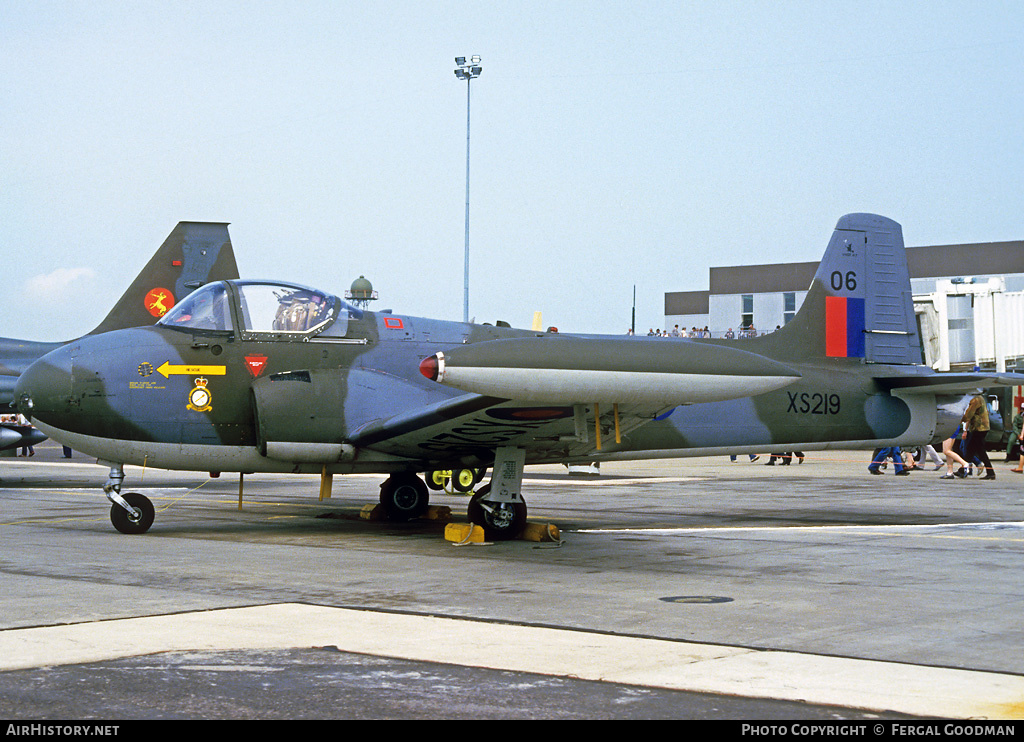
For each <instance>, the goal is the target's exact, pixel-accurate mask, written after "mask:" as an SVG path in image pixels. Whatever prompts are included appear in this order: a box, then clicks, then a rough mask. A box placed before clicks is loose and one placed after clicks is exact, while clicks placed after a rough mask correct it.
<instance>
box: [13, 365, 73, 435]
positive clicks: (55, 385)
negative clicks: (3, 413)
mask: <svg viewBox="0 0 1024 742" xmlns="http://www.w3.org/2000/svg"><path fill="white" fill-rule="evenodd" d="M71 362H72V361H71V351H70V350H69V349H68V348H67V347H64V348H58V349H57V350H54V351H51V352H50V353H47V354H46V355H45V356H43V357H42V358H40V359H39V360H38V361H36V362H35V363H33V364H32V365H31V366H29V367H28V368H27V369H25V371H24V373H22V374H21V376H20V377H18V382H17V383H16V384H15V385H14V403H15V405H17V407H18V412H20V413H21V414H22V415H24V416H25V417H27V418H29V419H30V420H31V419H38V420H42V421H43V422H48V421H50V420H51V419H52V417H53V415H54V414H55V413H56V412H58V411H60V410H63V409H66V408H67V406H68V401H69V399H70V397H71V380H72V378H71V377H72V370H71Z"/></svg>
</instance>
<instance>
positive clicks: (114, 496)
mask: <svg viewBox="0 0 1024 742" xmlns="http://www.w3.org/2000/svg"><path fill="white" fill-rule="evenodd" d="M123 483H124V467H123V466H122V465H121V464H112V465H111V466H110V474H109V475H108V476H107V482H106V484H104V485H103V494H105V495H106V496H107V499H108V500H110V502H111V505H110V522H111V523H113V524H114V528H116V529H117V530H118V531H120V532H121V533H128V534H136V533H145V532H146V531H148V530H149V527H150V526H151V525H153V518H154V517H155V515H156V511H155V510H154V509H153V503H152V502H150V501H149V498H148V497H146V496H145V495H141V494H139V493H138V492H125V493H124V494H123V495H122V494H121V485H122V484H123Z"/></svg>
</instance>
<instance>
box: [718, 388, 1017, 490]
mask: <svg viewBox="0 0 1024 742" xmlns="http://www.w3.org/2000/svg"><path fill="white" fill-rule="evenodd" d="M989 430H990V421H989V415H988V406H987V405H986V404H985V399H984V397H983V396H982V395H980V394H978V395H975V396H974V397H973V398H972V399H971V402H970V404H969V405H968V407H967V411H966V412H965V413H964V415H963V418H962V419H961V421H960V425H959V426H958V427H957V429H956V431H955V432H954V433H953V434H952V435H950V436H949V437H948V438H946V439H945V440H944V441H943V443H942V454H941V455H940V454H939V452H938V451H936V450H935V448H934V447H933V446H930V445H925V446H915V447H911V448H900V447H899V446H891V447H887V448H876V449H875V451H874V453H873V454H872V456H871V463H870V464H868V471H869V472H870V473H872V474H875V475H880V474H882V473H883V470H884V469H886V468H888V465H889V462H890V461H891V462H892V466H893V472H894V473H895V474H896V476H898V477H906V476H909V475H910V472H912V471H914V470H924V469H929V468H930V469H931V470H932V471H938V470H939V469H942V468H945V470H946V471H945V473H943V474H942V475H941V476H940V477H939V478H940V479H965V478H967V477H975V478H977V479H981V480H993V479H995V478H996V470H995V467H994V466H993V465H992V461H991V460H990V459H989V456H988V452H987V450H986V448H985V437H986V436H987V435H988V432H989ZM1010 430H1011V432H1010V436H1009V440H1008V442H1007V444H1006V461H1007V462H1011V461H1012V462H1014V463H1016V466H1015V467H1013V468H1012V469H1010V470H1009V471H1011V472H1014V473H1016V474H1024V404H1021V405H1020V406H1019V407H1018V408H1017V409H1016V410H1014V415H1013V421H1012V427H1011V429H1010ZM748 455H749V457H750V461H751V462H754V461H757V460H758V459H759V458H761V457H760V456H759V455H757V454H748ZM793 459H796V460H797V461H798V462H799V463H801V464H802V463H803V462H804V455H803V453H802V452H800V451H785V452H782V453H773V454H771V456H770V457H769V459H768V462H767V465H768V466H773V465H775V462H776V460H778V462H779V464H780V465H782V466H785V465H787V464H790V463H792V461H793ZM729 460H730V461H733V462H735V461H736V460H737V457H736V456H735V455H732V456H730V457H729Z"/></svg>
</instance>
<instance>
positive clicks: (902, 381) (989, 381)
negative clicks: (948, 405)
mask: <svg viewBox="0 0 1024 742" xmlns="http://www.w3.org/2000/svg"><path fill="white" fill-rule="evenodd" d="M875 381H877V382H878V384H879V386H881V387H883V388H884V389H888V390H890V391H899V392H901V393H903V394H966V393H967V392H970V391H973V390H975V389H987V388H989V387H997V386H1021V385H1024V374H1018V373H991V374H986V373H971V374H956V373H932V374H919V375H911V374H908V375H900V376H881V377H875Z"/></svg>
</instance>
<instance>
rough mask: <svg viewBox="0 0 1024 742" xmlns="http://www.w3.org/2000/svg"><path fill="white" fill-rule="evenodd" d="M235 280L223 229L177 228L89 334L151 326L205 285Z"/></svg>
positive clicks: (204, 226)
mask: <svg viewBox="0 0 1024 742" xmlns="http://www.w3.org/2000/svg"><path fill="white" fill-rule="evenodd" d="M232 278H238V266H237V265H236V264H235V253H234V251H233V250H232V247H231V238H230V237H229V236H228V225H227V224H223V223H220V222H178V226H176V227H175V228H174V230H173V231H172V232H171V234H170V235H169V236H168V237H167V239H166V240H164V243H163V244H162V245H161V246H160V249H159V250H157V251H156V254H155V255H154V256H153V257H152V259H151V260H150V261H149V263H147V264H146V267H145V268H143V269H142V272H141V273H139V275H138V276H137V277H136V279H135V281H134V282H133V283H132V285H131V286H129V287H128V290H127V291H126V292H125V293H124V295H123V296H122V297H121V299H120V300H119V301H118V302H117V304H115V305H114V308H113V309H111V310H110V314H108V315H107V316H106V318H105V319H104V320H103V321H102V322H101V323H100V324H99V325H98V326H97V327H96V329H94V330H93V331H92V332H90V333H89V334H90V335H96V334H99V333H101V332H109V331H110V330H120V329H123V328H126V327H141V326H143V325H151V324H153V323H155V322H156V321H157V320H159V319H160V318H161V317H162V316H164V315H165V314H166V313H167V311H168V310H169V309H170V308H171V307H173V306H174V305H175V304H176V303H178V302H179V301H181V300H182V299H183V298H185V296H187V295H188V294H190V293H191V292H192V291H194V290H195V289H197V288H198V287H200V286H202V285H203V284H204V283H209V282H210V281H223V280H227V279H232Z"/></svg>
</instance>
